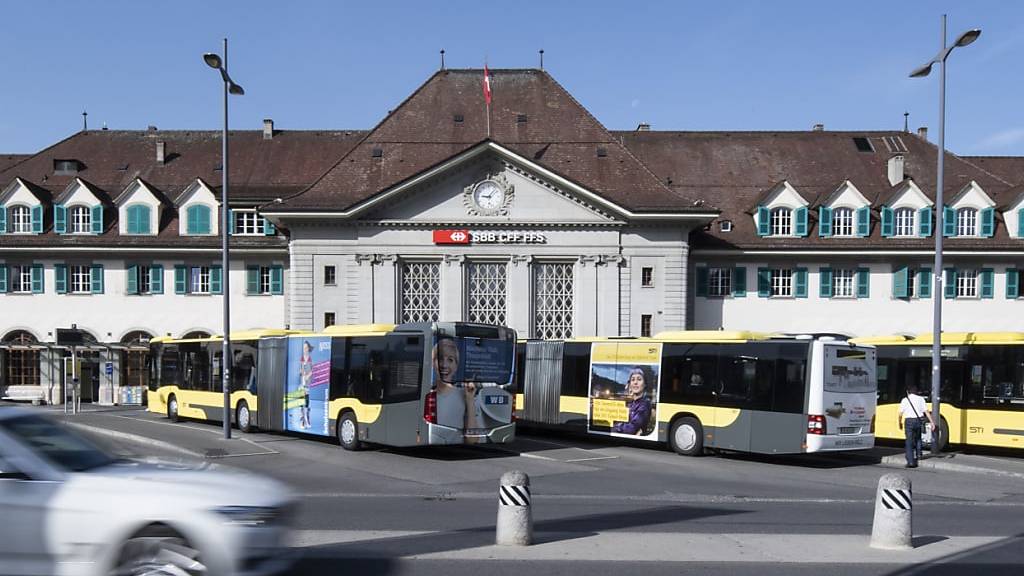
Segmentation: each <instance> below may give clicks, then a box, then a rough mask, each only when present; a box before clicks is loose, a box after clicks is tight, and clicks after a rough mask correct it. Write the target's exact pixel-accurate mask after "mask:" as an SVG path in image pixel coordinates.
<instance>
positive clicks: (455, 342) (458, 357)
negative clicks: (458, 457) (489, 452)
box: [431, 336, 514, 443]
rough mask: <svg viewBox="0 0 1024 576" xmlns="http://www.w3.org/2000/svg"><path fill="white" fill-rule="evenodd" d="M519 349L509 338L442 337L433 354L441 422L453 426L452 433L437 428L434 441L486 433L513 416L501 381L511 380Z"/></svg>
mask: <svg viewBox="0 0 1024 576" xmlns="http://www.w3.org/2000/svg"><path fill="white" fill-rule="evenodd" d="M513 349H514V348H513V343H512V342H506V341H503V340H486V339H477V338H455V337H450V336H440V337H438V338H437V340H436V342H435V343H434V348H433V354H432V365H433V368H434V370H433V390H434V392H435V393H436V398H437V424H438V425H439V426H443V427H446V428H451V429H453V430H452V434H450V435H445V434H444V433H443V432H442V431H440V430H436V431H433V432H432V437H431V441H432V442H437V443H461V442H462V441H463V440H464V435H479V434H485V433H486V430H487V429H488V428H491V427H493V426H496V425H500V424H507V423H509V422H510V421H511V417H512V416H511V411H512V400H511V395H510V394H509V393H508V392H507V391H506V390H504V389H502V388H500V387H498V386H502V385H505V384H508V383H509V382H510V381H511V371H512V361H513ZM435 436H436V437H435ZM447 436H451V437H450V438H449V437H447Z"/></svg>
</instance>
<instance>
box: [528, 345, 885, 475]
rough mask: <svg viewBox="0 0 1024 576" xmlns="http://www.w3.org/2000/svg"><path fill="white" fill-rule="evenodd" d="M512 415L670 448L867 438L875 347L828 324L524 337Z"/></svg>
mask: <svg viewBox="0 0 1024 576" xmlns="http://www.w3.org/2000/svg"><path fill="white" fill-rule="evenodd" d="M516 356H517V370H516V372H517V392H518V394H517V397H516V410H517V412H516V414H517V418H518V422H519V423H520V424H523V425H532V426H536V427H551V428H560V429H565V430H574V431H578V432H583V433H586V434H594V435H603V436H612V437H619V438H631V439H637V440H646V441H651V442H664V443H667V444H668V446H669V447H671V448H672V449H673V450H675V451H676V452H677V453H679V454H684V455H697V454H701V453H703V452H704V451H705V450H728V451H738V452H756V453H767V454H785V453H790V454H792V453H804V452H821V451H842V450H863V449H868V448H871V447H872V446H873V445H874V436H873V434H872V432H871V420H872V417H873V416H874V413H875V390H876V386H877V384H876V381H875V351H874V348H873V347H871V346H855V345H852V344H850V343H849V342H846V341H843V340H837V339H835V338H833V337H829V336H820V337H818V336H813V335H806V336H797V337H793V336H782V337H776V336H773V335H770V334H762V333H755V332H730V331H681V332H663V333H661V334H658V335H656V336H655V337H653V338H638V339H637V338H590V339H586V338H580V339H572V340H565V341H532V340H530V341H525V342H522V343H520V344H519V351H518V353H517V355H516Z"/></svg>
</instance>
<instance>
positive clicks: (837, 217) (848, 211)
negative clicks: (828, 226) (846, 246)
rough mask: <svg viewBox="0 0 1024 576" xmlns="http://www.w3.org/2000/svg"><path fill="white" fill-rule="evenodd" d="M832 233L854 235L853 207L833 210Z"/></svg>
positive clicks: (835, 234)
mask: <svg viewBox="0 0 1024 576" xmlns="http://www.w3.org/2000/svg"><path fill="white" fill-rule="evenodd" d="M832 235H834V236H853V208H836V209H834V210H832Z"/></svg>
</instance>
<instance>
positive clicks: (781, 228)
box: [771, 208, 793, 236]
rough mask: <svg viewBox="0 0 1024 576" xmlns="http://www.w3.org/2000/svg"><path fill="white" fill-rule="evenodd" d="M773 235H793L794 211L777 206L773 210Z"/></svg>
mask: <svg viewBox="0 0 1024 576" xmlns="http://www.w3.org/2000/svg"><path fill="white" fill-rule="evenodd" d="M771 223H772V236H792V235H793V211H792V210H791V209H789V208H775V209H773V210H772V217H771Z"/></svg>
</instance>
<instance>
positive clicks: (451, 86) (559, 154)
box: [281, 69, 706, 212]
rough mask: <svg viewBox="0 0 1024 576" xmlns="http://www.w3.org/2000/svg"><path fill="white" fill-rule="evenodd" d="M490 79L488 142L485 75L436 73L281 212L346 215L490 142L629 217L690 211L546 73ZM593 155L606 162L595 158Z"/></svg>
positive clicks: (687, 202)
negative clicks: (343, 212) (600, 153)
mask: <svg viewBox="0 0 1024 576" xmlns="http://www.w3.org/2000/svg"><path fill="white" fill-rule="evenodd" d="M491 74H492V76H491V90H492V94H493V99H492V104H491V120H490V127H491V131H490V135H488V133H487V115H486V114H487V113H486V108H485V105H484V99H483V90H482V87H481V83H482V80H483V71H482V70H477V69H470V70H441V71H439V72H437V73H436V74H434V75H433V76H431V77H430V79H428V80H427V81H426V83H424V84H423V85H422V86H420V87H419V89H417V90H416V91H415V92H414V93H413V94H412V95H411V96H409V97H408V98H407V99H406V100H405V101H404V102H402V103H401V104H400V105H399V106H398V107H397V108H396V109H395V110H394V111H392V112H391V113H390V114H388V116H387V117H386V118H384V120H383V121H381V122H380V124H378V125H377V126H376V127H375V128H374V129H373V130H371V131H370V132H369V134H368V135H367V136H366V138H365V139H364V140H363V141H362V142H360V143H359V145H357V146H356V147H354V148H353V149H352V150H351V151H350V152H349V153H348V154H347V155H346V156H345V157H344V158H342V159H341V160H340V161H339V162H338V163H337V164H336V165H335V166H334V167H333V168H332V169H331V170H330V171H329V172H328V173H327V174H326V175H324V177H323V178H321V179H319V180H318V181H317V182H316V183H315V184H313V185H312V186H311V187H310V188H309V189H308V190H306V191H304V192H303V193H301V194H299V195H297V196H295V197H294V198H291V199H289V200H286V201H285V202H284V204H283V205H282V206H281V208H282V209H286V210H309V211H316V210H339V209H348V208H350V207H352V206H354V205H356V204H358V203H360V202H362V201H364V200H366V199H369V198H372V197H373V196H375V195H376V194H378V193H380V192H382V191H384V190H387V189H389V188H391V187H393V186H395V185H396V184H400V183H402V182H403V181H405V180H408V179H409V178H411V177H413V176H415V175H417V174H419V173H421V172H422V171H424V170H426V169H427V168H430V167H432V166H435V165H437V164H439V163H441V162H443V161H445V160H447V159H449V158H451V157H453V156H456V155H458V154H459V153H460V152H463V151H466V150H468V149H470V148H473V147H474V146H476V145H478V144H480V143H481V142H485V141H487V140H490V141H493V142H495V143H497V144H499V145H501V146H503V147H505V148H507V149H509V150H512V151H514V152H516V153H517V154H520V155H522V156H524V157H526V159H527V160H529V161H531V162H535V163H537V164H540V165H541V166H543V167H544V168H546V169H548V170H551V171H553V172H555V173H557V174H559V175H561V176H563V177H565V178H568V179H569V180H571V181H574V182H575V183H577V184H579V185H580V186H583V187H584V188H586V189H588V190H590V191H592V192H594V193H596V194H598V195H600V196H602V197H604V198H606V199H607V200H609V201H611V202H613V203H615V204H617V205H620V206H622V207H624V208H626V209H627V210H631V211H652V212H654V211H657V212H685V211H688V210H689V211H692V210H695V208H694V206H693V203H692V200H693V199H692V198H690V197H689V196H688V195H687V191H685V190H673V189H671V188H669V187H667V186H666V185H665V184H664V183H663V182H662V181H660V180H659V179H658V178H657V177H656V176H655V175H654V174H652V173H651V172H650V171H649V170H648V169H647V168H646V167H645V166H644V165H643V164H642V163H641V162H639V161H638V160H637V159H636V158H635V157H634V156H633V155H632V153H631V152H630V151H629V150H627V149H626V148H624V147H623V146H622V144H621V142H620V141H619V140H618V139H617V138H615V137H613V136H612V134H611V133H610V132H608V130H606V129H605V128H604V126H602V125H601V123H600V122H598V121H597V120H596V119H595V118H594V117H593V116H591V115H590V113H589V112H587V110H586V109H585V108H583V106H581V105H580V104H579V103H578V102H577V101H576V100H575V99H573V97H572V96H571V95H569V93H568V92H566V90H565V89H564V88H562V86H560V85H559V84H558V83H557V82H555V80H554V79H553V78H551V76H549V75H548V74H547V73H546V72H544V71H542V70H492V71H491ZM456 115H459V116H461V117H462V121H461V122H456V121H455V117H456ZM521 119H522V120H524V121H521ZM598 148H602V149H604V151H605V152H606V155H605V156H603V157H599V156H598ZM375 149H376V150H379V152H380V155H379V157H374V150H375ZM700 210H701V211H706V209H700Z"/></svg>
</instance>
